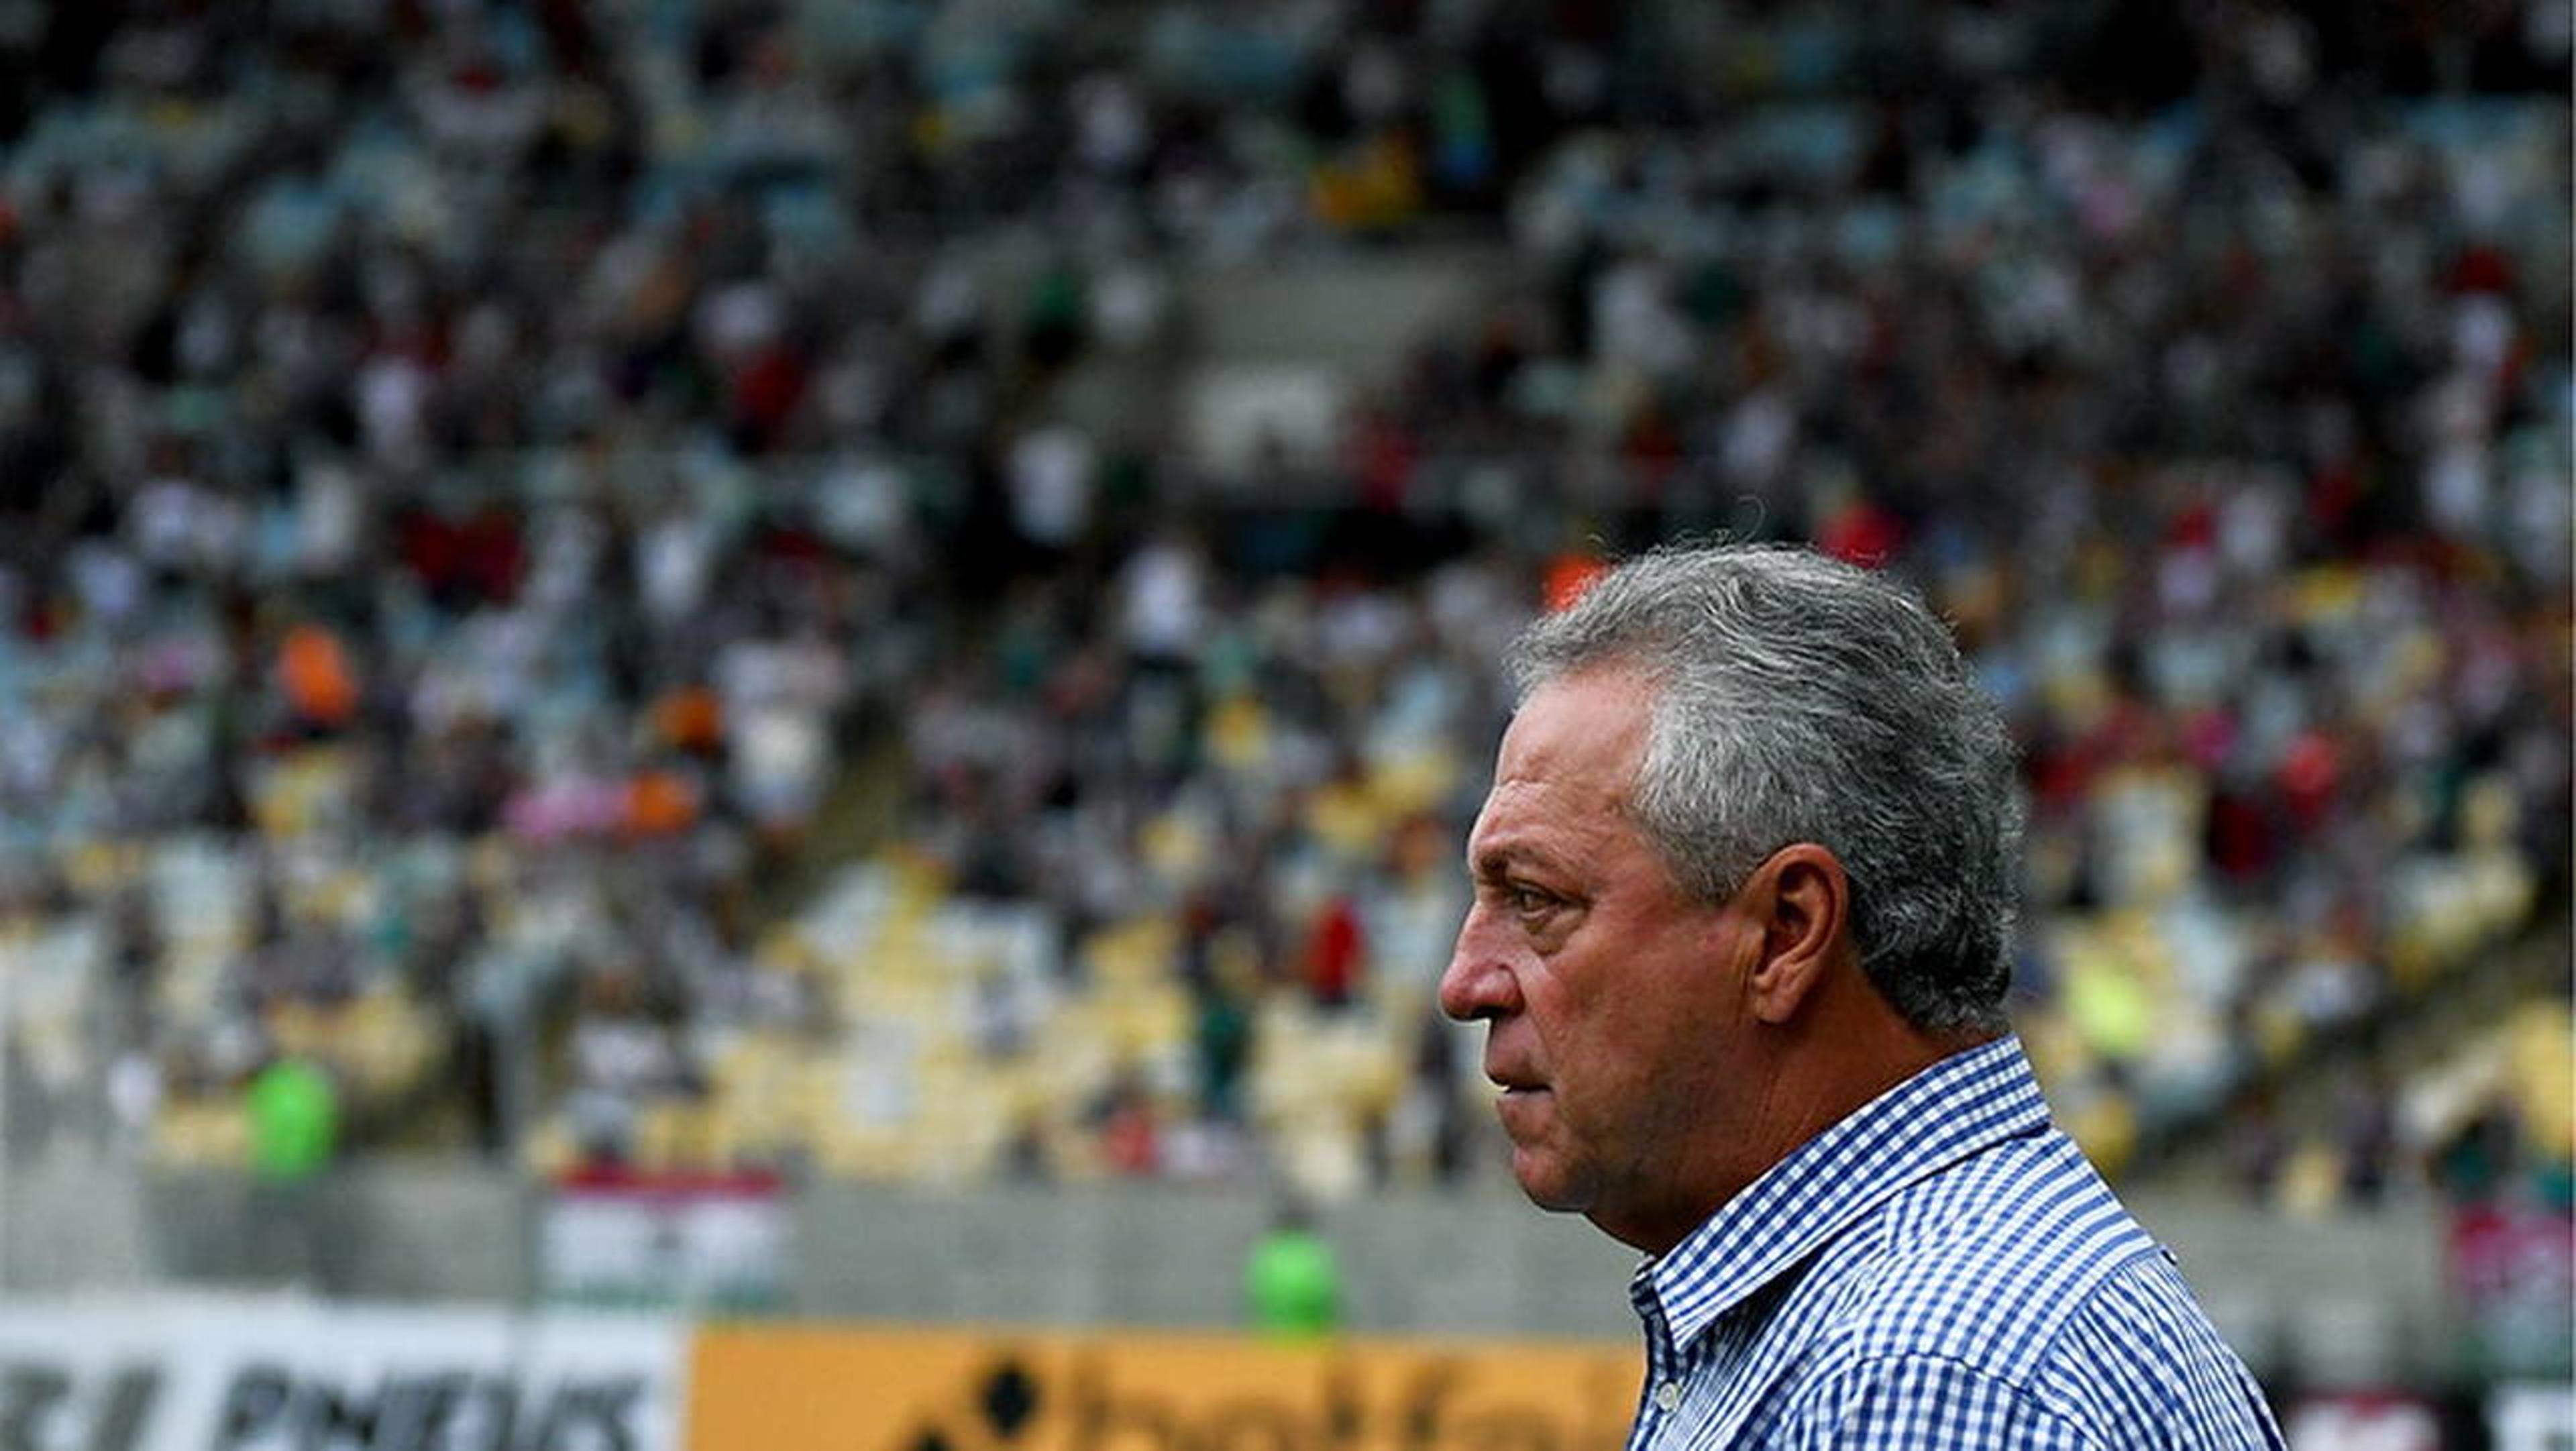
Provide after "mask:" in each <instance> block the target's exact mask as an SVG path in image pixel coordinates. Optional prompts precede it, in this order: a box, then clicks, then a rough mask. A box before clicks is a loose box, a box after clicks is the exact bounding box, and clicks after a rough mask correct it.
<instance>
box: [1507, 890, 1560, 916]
mask: <svg viewBox="0 0 2576 1451" xmlns="http://www.w3.org/2000/svg"><path fill="white" fill-rule="evenodd" d="M1503 900H1504V901H1505V902H1506V903H1508V904H1509V905H1510V907H1511V909H1512V910H1513V911H1515V912H1518V913H1519V914H1521V915H1522V916H1524V917H1535V916H1538V915H1539V914H1540V913H1543V912H1545V911H1547V910H1548V909H1549V908H1550V907H1553V906H1555V905H1556V899H1555V898H1553V897H1550V896H1549V895H1548V894H1546V893H1545V892H1541V891H1538V890H1536V889H1535V888H1531V887H1507V888H1505V889H1504V891H1503Z"/></svg>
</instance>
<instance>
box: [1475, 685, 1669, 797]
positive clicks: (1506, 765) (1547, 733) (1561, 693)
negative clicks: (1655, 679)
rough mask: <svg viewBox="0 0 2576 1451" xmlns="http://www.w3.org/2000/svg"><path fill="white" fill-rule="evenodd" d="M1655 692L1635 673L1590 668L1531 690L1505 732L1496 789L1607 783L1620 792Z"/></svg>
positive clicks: (1632, 768) (1639, 752) (1636, 758)
mask: <svg viewBox="0 0 2576 1451" xmlns="http://www.w3.org/2000/svg"><path fill="white" fill-rule="evenodd" d="M1652 704H1653V695H1652V690H1651V687H1649V686H1647V685H1646V684H1645V683H1644V682H1643V681H1642V680H1640V679H1638V678H1637V677H1636V676H1635V675H1633V674H1631V673H1629V672H1626V671H1619V670H1610V669H1594V670H1588V671H1585V672H1583V673H1581V674H1578V675H1572V676H1568V677H1565V678H1564V679H1561V680H1554V681H1550V682H1549V683H1547V684H1545V685H1542V686H1540V687H1539V688H1538V689H1536V690H1533V691H1531V692H1530V694H1529V698H1528V699H1526V700H1524V701H1522V702H1521V708H1520V710H1519V711H1518V712H1517V713H1515V714H1514V715H1513V717H1512V722H1511V725H1510V726H1509V727H1507V728H1506V729H1505V730H1504V732H1503V742H1502V748H1501V750H1500V751H1499V752H1497V754H1496V758H1495V761H1494V789H1495V791H1496V792H1497V793H1498V794H1499V793H1500V792H1501V791H1502V789H1503V788H1504V787H1505V786H1513V785H1536V786H1545V787H1551V788H1560V789H1561V788H1569V787H1570V788H1574V789H1578V790H1579V789H1584V788H1593V789H1606V790H1608V791H1611V792H1614V793H1616V794H1618V795H1620V796H1621V797H1624V796H1625V794H1626V792H1627V789H1628V786H1629V784H1630V783H1631V782H1632V781H1633V780H1634V779H1635V776H1636V771H1637V767H1638V766H1639V764H1640V763H1641V762H1642V760H1643V758H1644V756H1645V745H1646V728H1647V724H1648V721H1649V720H1650V718H1651V716H1652V713H1653V711H1652Z"/></svg>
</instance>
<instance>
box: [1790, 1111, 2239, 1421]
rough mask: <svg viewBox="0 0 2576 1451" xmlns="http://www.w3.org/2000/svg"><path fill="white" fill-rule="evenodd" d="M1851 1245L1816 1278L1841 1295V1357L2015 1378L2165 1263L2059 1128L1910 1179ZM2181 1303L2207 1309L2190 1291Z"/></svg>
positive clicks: (2036, 1368) (1836, 1302) (2035, 1373)
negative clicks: (1927, 1359) (2107, 1300)
mask: <svg viewBox="0 0 2576 1451" xmlns="http://www.w3.org/2000/svg"><path fill="white" fill-rule="evenodd" d="M1850 1249H1851V1253H1850V1254H1849V1255H1848V1257H1847V1258H1845V1259H1843V1261H1842V1262H1841V1263H1840V1264H1838V1265H1837V1266H1836V1272H1832V1273H1828V1274H1827V1275H1826V1276H1825V1277H1824V1279H1825V1283H1822V1284H1819V1285H1818V1286H1816V1288H1817V1289H1818V1290H1820V1291H1822V1292H1824V1293H1826V1294H1827V1295H1829V1296H1830V1298H1831V1300H1832V1302H1833V1307H1834V1308H1833V1311H1832V1312H1831V1314H1830V1319H1831V1321H1832V1323H1833V1327H1834V1328H1833V1332H1832V1333H1831V1334H1830V1336H1829V1337H1828V1338H1829V1339H1830V1340H1831V1341H1832V1342H1833V1356H1832V1358H1833V1359H1836V1360H1840V1361H1848V1360H1855V1359H1861V1360H1866V1359H1879V1358H1888V1357H1898V1358H1902V1357H1910V1356H1931V1357H1936V1358H1939V1359H1944V1360H1949V1361H1953V1362H1956V1363H1958V1364H1961V1365H1964V1366H1971V1367H1974V1368H1975V1369H1977V1370H1978V1371H1980V1372H1981V1373H1983V1374H1985V1375H1988V1376H1991V1377H1994V1378H1996V1379H1998V1380H2001V1381H2003V1382H2005V1383H2008V1384H2012V1385H2017V1386H2026V1385H2029V1384H2032V1383H2033V1382H2034V1381H2036V1380H2038V1379H2040V1378H2041V1377H2042V1375H2043V1372H2044V1371H2045V1369H2046V1367H2047V1363H2048V1360H2049V1358H2050V1356H2051V1355H2052V1353H2053V1352H2054V1351H2055V1350H2056V1349H2057V1347H2058V1345H2059V1341H2060V1339H2061V1337H2062V1336H2063V1335H2064V1333H2065V1331H2066V1329H2067V1327H2068V1326H2069V1325H2070V1324H2072V1323H2073V1322H2074V1321H2075V1320H2077V1319H2078V1318H2080V1317H2083V1316H2085V1315H2087V1314H2093V1313H2101V1312H2102V1311H2103V1309H2104V1308H2105V1304H2104V1290H2105V1288H2106V1287H2107V1286H2109V1285H2111V1284H2112V1283H2113V1282H2115V1281H2117V1280H2120V1279H2122V1278H2124V1277H2125V1278H2130V1279H2137V1278H2139V1277H2140V1276H2141V1275H2142V1274H2144V1273H2145V1267H2146V1266H2148V1265H2150V1264H2156V1265H2161V1264H2165V1263H2166V1258H2165V1254H2164V1251H2163V1249H2162V1248H2161V1247H2160V1246H2159V1245H2158V1244H2157V1243H2156V1241H2155V1239H2154V1238H2153V1237H2152V1236H2151V1235H2149V1234H2148V1233H2147V1231H2146V1230H2145V1229H2144V1228H2143V1227H2141V1226H2140V1225H2139V1224H2138V1222H2137V1221H2136V1220H2135V1219H2133V1218H2131V1217H2130V1215H2129V1213H2128V1211H2127V1209H2125V1208H2124V1207H2123V1206H2122V1205H2121V1203H2120V1201H2119V1200H2118V1199H2117V1198H2116V1197H2115V1196H2114V1195H2113V1194H2112V1193H2111V1190H2110V1187H2109V1186H2108V1185H2106V1184H2104V1183H2103V1182H2102V1179H2101V1176H2100V1175H2098V1174H2096V1173H2094V1171H2093V1169H2092V1166H2091V1165H2089V1164H2087V1163H2086V1162H2085V1160H2084V1157H2083V1155H2082V1154H2081V1153H2080V1152H2079V1151H2078V1150H2077V1149H2076V1148H2075V1146H2074V1145H2073V1144H2072V1143H2070V1142H2069V1141H2067V1139H2066V1138H2065V1137H2064V1136H2063V1135H2061V1134H2058V1133H2056V1132H2054V1131H2050V1132H2046V1133H2042V1134H2036V1135H2030V1136H2027V1137H2023V1138H2017V1139H2014V1140H2011V1141H2008V1142H2006V1143H2003V1144H1998V1145H1995V1146H1993V1147H1992V1148H1990V1149H1988V1150H1986V1151H1984V1152H1982V1153H1979V1154H1977V1155H1974V1156H1972V1157H1971V1158H1969V1159H1968V1160H1966V1161H1964V1162H1962V1163H1960V1164H1958V1165H1955V1166H1953V1167H1951V1168H1950V1169H1948V1170H1945V1171H1944V1172H1942V1173H1940V1174H1937V1175H1934V1176H1932V1177H1931V1178H1928V1179H1926V1180H1924V1181H1922V1182H1921V1183H1918V1184H1916V1185H1913V1186H1911V1187H1909V1188H1908V1189H1907V1190H1905V1191H1904V1192H1903V1193H1901V1194H1899V1195H1897V1196H1896V1197H1895V1198H1894V1199H1892V1200H1890V1201H1889V1202H1888V1203H1887V1204H1886V1205H1885V1206H1883V1207H1882V1209H1881V1210H1880V1212H1879V1213H1878V1214H1877V1215H1875V1216H1873V1218H1872V1221H1871V1223H1870V1224H1869V1225H1868V1227H1867V1228H1866V1230H1865V1231H1864V1233H1863V1236H1862V1239H1861V1241H1860V1242H1859V1243H1856V1244H1854V1245H1852V1246H1851V1247H1850ZM1829 1258H1835V1257H1832V1256H1829ZM2146 1278H2148V1279H2150V1280H2154V1279H2155V1277H2154V1276H2152V1275H2148V1276H2146ZM2173 1284H2174V1285H2175V1286H2177V1287H2178V1286H2179V1284H2180V1282H2179V1280H2176V1281H2174V1282H2173ZM2149 1293H2153V1294H2161V1293H2163V1285H2162V1283H2161V1282H2160V1281H2159V1282H2157V1283H2156V1284H2155V1286H2154V1288H2153V1289H2152V1290H2151V1291H2149ZM2177 1308H2178V1310H2179V1311H2183V1312H2187V1313H2188V1314H2190V1315H2192V1316H2194V1317H2196V1316H2197V1315H2198V1313H2199V1312H2198V1309H2197V1307H2195V1306H2192V1305H2191V1304H2190V1302H2189V1297H2188V1294H2187V1293H2186V1294H2185V1295H2184V1297H2183V1301H2182V1304H2181V1305H2180V1306H2178V1307H2177Z"/></svg>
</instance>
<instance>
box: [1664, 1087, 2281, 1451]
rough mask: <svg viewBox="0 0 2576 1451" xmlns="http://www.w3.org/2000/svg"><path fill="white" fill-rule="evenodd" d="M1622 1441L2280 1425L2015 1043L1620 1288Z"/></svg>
mask: <svg viewBox="0 0 2576 1451" xmlns="http://www.w3.org/2000/svg"><path fill="white" fill-rule="evenodd" d="M1629 1293H1630V1296H1631V1297H1632V1298H1633V1299H1634V1300H1635V1301H1636V1304H1637V1313H1638V1314H1639V1315H1640V1316H1642V1317H1643V1318H1644V1320H1645V1322H1646V1384H1645V1389H1644V1392H1643V1396H1642V1399H1641V1402H1640V1404H1639V1406H1638V1409H1637V1422H1636V1426H1635V1429H1634V1430H1632V1431H1631V1432H1630V1433H1629V1436H1628V1448H1629V1451H1649V1448H1652V1451H1685V1448H1688V1451H1707V1448H1716V1447H1755V1446H1758V1447H1765V1448H1790V1451H1822V1448H1825V1447H1855V1448H1857V1447H1872V1448H1877V1447H1926V1448H1930V1447H1938V1448H1942V1451H1977V1448H1988V1447H1991V1448H2005V1447H2009V1448H2013V1451H2040V1448H2048V1451H2058V1448H2065V1451H2076V1448H2082V1451H2142V1448H2149V1447H2164V1448H2173V1451H2183V1448H2191V1451H2219V1448H2225V1451H2239V1448H2244V1447H2279V1446H2281V1445H2282V1441H2281V1433H2280V1430H2279V1429H2278V1428H2277V1427H2276V1426H2275V1425H2274V1424H2273V1421H2272V1415H2271V1412H2270V1411H2269V1410H2268V1409H2267V1408H2266V1407H2265V1405H2264V1402H2263V1393H2262V1391H2261V1390H2260V1389H2259V1388H2258V1387H2257V1386H2256V1385H2255V1383H2254V1378H2253V1377H2252V1376H2251V1375H2250V1374H2248V1373H2247V1372H2246V1369H2245V1366H2244V1363H2243V1362H2241V1361H2239V1360H2238V1359H2237V1358H2236V1356H2235V1353H2234V1352H2232V1351H2230V1350H2229V1349H2228V1348H2227V1346H2226V1344H2225V1343H2224V1342H2222V1341H2221V1340H2220V1339H2219V1338H2218V1333H2217V1332H2216V1331H2215V1330H2213V1329H2212V1328H2211V1327H2210V1324H2209V1321H2208V1319H2207V1317H2206V1316H2204V1315H2203V1314H2202V1313H2201V1309H2200V1306H2199V1304H2198V1303H2196V1302H2195V1301H2194V1300H2193V1299H2192V1296H2191V1291H2190V1289H2189V1288H2188V1287H2187V1286H2185V1285H2184V1284H2183V1281H2182V1276H2181V1275H2180V1274H2179V1273H2177V1272H2176V1270H2175V1268H2174V1259H2173V1256H2172V1255H2171V1254H2170V1253H2169V1252H2168V1251H2166V1250H2165V1249H2164V1248H2163V1247H2162V1246H2160V1245H2158V1244H2157V1243H2156V1242H2155V1241H2154V1240H2153V1239H2150V1238H2149V1237H2148V1236H2147V1232H2146V1231H2145V1230H2143V1229H2141V1228H2139V1227H2138V1224H2137V1222H2136V1221H2135V1220H2132V1219H2131V1218H2130V1217H2129V1215H2128V1211H2126V1210H2124V1209H2122V1208H2121V1207H2120V1202H2119V1201H2118V1200H2117V1199H2114V1198H2113V1197H2112V1196H2111V1190H2110V1187H2109V1186H2108V1185H2106V1184H2104V1183H2103V1182H2102V1179H2101V1176H2100V1175H2098V1174H2096V1173H2094V1172H2093V1166H2092V1165H2090V1164H2088V1163H2086V1162H2085V1160H2084V1156H2083V1154H2082V1153H2081V1152H2080V1151H2079V1150H2077V1149H2076V1147H2075V1145H2074V1144H2073V1143H2072V1142H2071V1141H2069V1140H2068V1139H2067V1137H2066V1136H2065V1135H2064V1134H2062V1133H2059V1132H2058V1131H2057V1130H2056V1129H2055V1128H2054V1127H2052V1126H2051V1125H2050V1123H2049V1121H2048V1106H2047V1104H2046V1103H2044V1102H2042V1101H2041V1099H2040V1095H2039V1084H2038V1083H2037V1081H2035V1080H2034V1079H2033V1078H2032V1077H2031V1073H2030V1065H2029V1064H2028V1063H2027V1062H2026V1061H2025V1060H2024V1059H2023V1057H2022V1052H2021V1044H2020V1042H2019V1040H2017V1039H2014V1038H2010V1037H2005V1038H1998V1039H1996V1040H1995V1041H1993V1042H1990V1043H1986V1044H1984V1045H1982V1046H1979V1047H1976V1048H1972V1049H1970V1050H1968V1051H1966V1052H1964V1053H1959V1054H1956V1055H1954V1056H1952V1057H1949V1058H1946V1059H1943V1060H1942V1061H1941V1062H1939V1063H1936V1064H1934V1065H1932V1066H1931V1067H1930V1068H1927V1069H1925V1070H1923V1071H1922V1072H1921V1073H1918V1074H1916V1075H1915V1076H1914V1077H1912V1078H1910V1079H1908V1080H1906V1081H1905V1082H1904V1083H1901V1084H1899V1085H1897V1086H1896V1087H1895V1088H1892V1089H1890V1090H1888V1091H1887V1092H1886V1093H1884V1094H1881V1095H1880V1096H1879V1097H1878V1098H1877V1099H1875V1100H1873V1101H1872V1102H1871V1103H1869V1104H1868V1105H1867V1106H1866V1107H1864V1108H1862V1109H1861V1110H1860V1111H1858V1112H1857V1113H1854V1114H1852V1115H1851V1116H1850V1117H1849V1118H1846V1119H1844V1120H1843V1121H1842V1122H1840V1123H1838V1124H1835V1125H1834V1126H1833V1127H1832V1128H1830V1129H1827V1130H1826V1131H1825V1132H1823V1133H1822V1134H1819V1135H1817V1136H1816V1137H1815V1138H1813V1139H1811V1140H1809V1141H1808V1142H1807V1143H1806V1144H1804V1145H1803V1146H1801V1147H1800V1148H1799V1149H1798V1150H1797V1151H1796V1152H1794V1153H1792V1154H1790V1155H1789V1157H1788V1158H1786V1159H1783V1160H1782V1161H1780V1162H1779V1163H1778V1164H1776V1165H1774V1166H1773V1167H1772V1168H1771V1170H1770V1172H1768V1173H1766V1174H1764V1175H1763V1176H1762V1177H1761V1178H1759V1179H1757V1180H1755V1181H1754V1182H1753V1183H1752V1184H1751V1185H1750V1186H1748V1187H1747V1188H1746V1189H1745V1190H1744V1192H1743V1193H1741V1194H1738V1195H1737V1196H1735V1198H1734V1199H1732V1200H1730V1201H1728V1202H1727V1204H1726V1205H1725V1206H1724V1207H1723V1208H1721V1209H1719V1210H1718V1211H1717V1213H1716V1214H1715V1215H1713V1216H1712V1217H1710V1219H1709V1220H1708V1221H1707V1222H1706V1223H1704V1224H1702V1225H1701V1226H1700V1227H1699V1228H1698V1229H1696V1230H1694V1231H1692V1232H1691V1234H1690V1236H1689V1238H1687V1239H1684V1240H1683V1241H1682V1242H1681V1243H1680V1244H1678V1245H1675V1246H1674V1247H1673V1248H1672V1250H1671V1251H1669V1252H1668V1253H1666V1254H1664V1255H1661V1256H1659V1257H1657V1258H1653V1259H1649V1260H1648V1261H1646V1263H1645V1264H1643V1265H1641V1266H1640V1267H1639V1268H1638V1270H1637V1277H1636V1279H1635V1281H1634V1282H1633V1283H1632V1284H1631V1286H1630V1287H1629Z"/></svg>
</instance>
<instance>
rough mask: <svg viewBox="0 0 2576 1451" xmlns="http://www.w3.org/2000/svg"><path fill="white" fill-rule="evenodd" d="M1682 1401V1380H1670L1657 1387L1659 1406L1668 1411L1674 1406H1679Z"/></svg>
mask: <svg viewBox="0 0 2576 1451" xmlns="http://www.w3.org/2000/svg"><path fill="white" fill-rule="evenodd" d="M1681 1403H1682V1388H1681V1383H1680V1382H1678V1381H1669V1380H1668V1381H1666V1382H1664V1383H1663V1384H1662V1385H1659V1386H1657V1387H1655V1404H1656V1405H1657V1406H1659V1407H1661V1408H1662V1409H1664V1410H1666V1411H1670V1410H1671V1409H1672V1408H1673V1407H1675V1406H1678V1405H1680V1404H1681Z"/></svg>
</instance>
